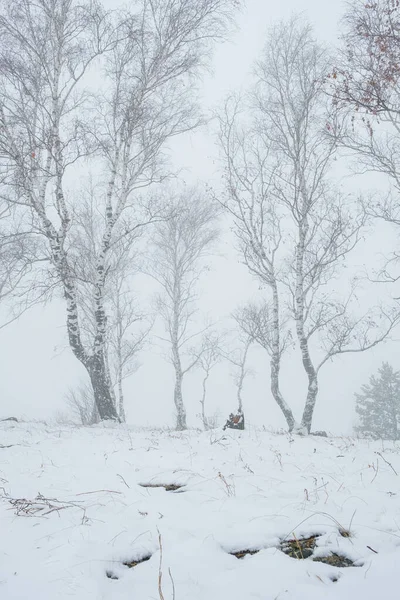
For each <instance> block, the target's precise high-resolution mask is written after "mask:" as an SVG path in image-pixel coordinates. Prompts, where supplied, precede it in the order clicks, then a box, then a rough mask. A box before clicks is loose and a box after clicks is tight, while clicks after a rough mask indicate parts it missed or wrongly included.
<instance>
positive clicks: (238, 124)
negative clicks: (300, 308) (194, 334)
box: [219, 97, 296, 431]
mask: <svg viewBox="0 0 400 600" xmlns="http://www.w3.org/2000/svg"><path fill="white" fill-rule="evenodd" d="M244 106H245V105H244V104H242V103H241V101H240V99H239V98H237V97H232V98H230V99H229V100H228V101H227V102H226V104H225V107H224V111H223V112H222V114H221V115H220V117H219V144H220V147H221V150H222V164H223V168H224V182H225V192H224V195H223V196H221V197H220V198H219V200H220V202H221V204H222V205H223V206H224V208H225V209H226V210H227V211H228V213H229V214H230V215H231V216H232V218H233V221H234V226H235V228H234V231H235V234H236V238H237V241H238V249H239V252H240V253H241V255H242V257H243V261H244V263H245V265H246V266H247V268H248V269H249V271H250V273H252V275H254V276H255V277H256V279H257V280H258V281H259V282H260V284H261V285H262V287H263V289H265V290H266V293H267V294H268V298H269V301H270V303H271V321H270V322H269V325H270V345H269V346H268V350H269V353H270V378H271V392H272V396H273V398H274V400H275V401H276V403H277V404H278V406H279V408H280V409H281V411H282V413H283V415H284V417H285V419H286V422H287V425H288V428H289V431H292V429H293V428H294V427H295V425H296V423H295V419H294V416H293V413H292V411H291V409H290V407H289V405H288V404H287V403H286V401H285V399H284V398H283V395H282V393H281V390H280V385H279V377H280V369H281V358H282V353H283V350H284V341H283V340H284V338H285V336H286V333H285V330H284V323H283V315H282V312H283V311H282V305H281V289H280V288H281V286H280V282H279V275H280V270H279V264H277V261H278V251H279V249H280V247H281V245H282V232H281V213H280V210H279V206H278V203H277V202H276V199H275V197H274V195H273V189H272V173H273V171H274V168H275V166H274V163H272V166H271V162H270V159H271V155H270V143H269V140H268V139H266V138H265V137H264V136H263V131H262V130H260V129H259V128H258V126H257V123H249V122H248V121H247V122H245V123H243V120H242V118H241V117H242V114H243V113H242V110H244Z"/></svg>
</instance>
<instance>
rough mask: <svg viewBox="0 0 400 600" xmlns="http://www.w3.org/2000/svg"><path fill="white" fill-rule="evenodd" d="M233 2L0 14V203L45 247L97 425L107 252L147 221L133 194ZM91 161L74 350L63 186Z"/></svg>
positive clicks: (181, 118)
mask: <svg viewBox="0 0 400 600" xmlns="http://www.w3.org/2000/svg"><path fill="white" fill-rule="evenodd" d="M236 4H237V3H236V2H234V1H233V0H168V1H165V0H140V1H139V2H138V3H136V5H135V7H134V12H132V13H129V12H122V13H114V14H112V15H110V14H107V13H106V12H105V11H104V10H103V9H102V7H101V5H100V4H99V3H98V2H96V1H95V0H93V1H92V0H91V1H88V0H82V2H81V1H78V0H35V1H34V0H15V1H13V2H11V3H4V4H3V5H2V8H1V12H0V40H1V44H0V64H1V73H0V161H1V162H0V165H1V171H0V175H1V179H0V183H1V194H2V197H3V198H5V199H6V200H7V201H12V202H14V203H15V204H16V205H19V206H23V207H28V208H29V209H30V211H31V213H32V218H33V220H34V222H35V227H36V229H37V230H38V231H40V232H41V234H42V235H43V236H44V237H45V239H46V240H47V244H48V248H49V254H50V258H51V263H52V267H53V273H54V277H55V278H56V279H57V280H58V282H59V285H60V287H61V289H62V293H63V296H64V298H65V301H66V307H67V331H68V338H69V344H70V346H71V349H72V351H73V353H74V355H75V356H76V358H77V359H78V360H79V361H80V362H81V363H82V365H83V366H84V367H85V369H86V370H87V372H88V374H89V377H90V380H91V384H92V387H93V392H94V397H95V401H96V404H97V407H98V411H99V414H100V417H101V419H117V418H118V414H117V409H116V406H115V402H114V399H113V394H112V387H111V382H110V377H109V370H108V368H107V356H106V351H105V348H106V338H107V314H106V307H105V290H106V283H107V277H108V267H109V265H108V261H109V256H110V249H111V248H112V246H113V244H114V243H115V241H116V240H118V239H120V238H121V237H123V236H124V235H125V234H126V235H129V234H131V233H132V232H134V231H135V230H138V229H140V228H142V227H144V226H145V225H147V224H150V223H152V222H153V221H154V220H156V219H157V218H159V216H160V213H159V210H158V208H156V209H155V210H154V207H153V206H149V204H148V203H147V202H145V201H144V199H143V196H141V195H140V193H139V190H140V189H141V188H144V187H147V186H149V185H151V183H153V182H155V181H160V180H161V179H162V178H163V177H164V176H165V175H166V174H167V172H168V171H167V170H166V169H164V168H163V167H164V163H165V161H164V160H163V158H164V153H163V150H164V148H165V145H166V142H167V141H168V139H170V138H171V137H172V136H175V135H178V134H180V133H182V132H184V131H187V130H190V129H192V128H193V127H195V126H196V125H197V124H198V122H199V117H198V111H197V107H196V105H195V103H194V102H193V101H192V99H193V88H194V80H193V81H192V80H191V79H190V78H191V76H192V75H195V74H197V73H198V72H199V69H200V68H201V67H202V66H203V64H204V62H205V57H207V56H208V52H209V49H210V43H211V42H212V41H213V40H215V39H218V38H221V37H222V36H223V35H224V33H225V31H226V25H227V22H228V21H229V19H230V15H231V10H232V8H234V6H235V5H236ZM98 69H101V75H102V77H101V81H99V82H98V85H97V86H96V85H95V84H94V83H93V81H94V79H93V77H94V74H95V72H96V70H97V71H98ZM91 82H92V83H91ZM189 82H191V85H189ZM92 163H93V164H94V167H96V168H97V172H99V169H100V172H101V174H102V176H101V181H102V184H103V185H102V189H101V192H100V193H99V194H98V197H97V206H96V210H98V211H100V214H101V215H102V217H103V222H102V235H101V237H100V241H99V242H98V244H97V246H96V249H95V252H96V257H97V262H96V278H95V281H94V283H93V287H92V302H91V306H92V310H93V316H94V319H93V320H94V322H95V326H96V329H95V334H94V336H92V338H91V339H90V340H89V341H84V339H83V336H82V330H81V307H80V305H79V297H80V294H79V285H80V282H79V280H78V279H77V278H76V277H75V274H74V268H73V265H74V264H76V263H79V260H80V258H79V255H78V254H76V252H75V248H74V247H73V246H72V245H71V243H70V236H71V232H72V231H73V230H74V227H75V222H74V217H75V214H76V213H77V212H79V206H78V205H77V203H76V202H74V193H73V191H72V189H71V186H72V183H73V182H74V180H75V186H77V185H78V181H76V177H75V173H76V172H77V169H78V167H80V168H81V169H82V172H83V173H84V172H85V171H87V169H88V166H89V167H90V166H91V164H92ZM68 183H70V185H68ZM72 187H73V186H72Z"/></svg>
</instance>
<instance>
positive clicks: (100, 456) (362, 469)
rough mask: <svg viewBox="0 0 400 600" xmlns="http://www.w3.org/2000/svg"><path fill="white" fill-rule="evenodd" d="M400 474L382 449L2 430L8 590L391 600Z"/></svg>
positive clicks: (113, 431)
mask: <svg viewBox="0 0 400 600" xmlns="http://www.w3.org/2000/svg"><path fill="white" fill-rule="evenodd" d="M397 473H399V474H400V446H396V445H394V444H393V443H389V442H387V443H384V444H382V443H370V442H367V441H357V440H349V439H339V438H335V439H329V438H327V439H325V438H319V437H318V438H317V437H310V438H300V437H295V438H291V437H289V436H285V435H275V434H271V433H268V432H261V431H244V432H230V433H226V432H221V431H214V432H211V433H197V432H193V431H190V432H186V433H183V434H177V433H172V432H160V431H136V430H134V429H127V428H124V427H114V428H104V427H96V428H91V429H73V428H67V427H63V428H59V427H58V428H52V427H48V426H46V425H42V424H18V423H12V422H5V423H0V598H1V599H2V600H16V599H21V600H22V599H24V600H25V599H29V600H50V599H51V600H55V599H57V600H64V599H68V598H74V599H76V600H90V599H96V600H100V599H101V600H103V599H104V600H151V599H156V600H157V599H158V600H160V598H161V599H162V598H164V600H172V598H173V597H174V594H175V598H176V600H251V599H254V600H255V599H258V600H273V599H277V600H286V599H287V600H289V599H294V600H303V599H304V600H313V599H321V598H324V599H326V600H330V599H333V598H335V599H339V598H340V599H341V600H349V599H351V600H354V599H359V598H360V599H363V600H369V599H371V600H372V599H373V600H376V599H377V598H385V599H388V600H390V599H392V598H393V599H395V598H398V572H399V566H400V486H399V482H400V475H397ZM141 484H142V485H141ZM146 484H150V485H152V486H155V485H157V484H164V485H170V486H171V485H172V484H175V486H179V485H181V486H183V487H181V488H180V489H175V490H169V491H166V490H165V489H164V488H163V487H143V485H146ZM348 530H349V531H348ZM348 533H350V536H348ZM316 534H319V536H318V537H316V538H315V539H312V540H311V541H310V542H307V544H308V546H307V547H309V548H311V552H310V551H307V552H306V551H305V545H304V544H303V543H302V539H303V538H309V537H310V536H314V535H316ZM160 541H161V545H162V556H161V559H162V560H161V566H160ZM281 544H283V546H281ZM314 545H315V547H313V546H314ZM281 547H283V548H289V549H290V548H292V550H293V549H294V550H293V551H292V554H293V555H296V554H297V556H300V559H299V560H298V559H296V558H292V557H291V556H289V555H286V554H285V553H284V552H283V551H282V550H281V549H280V548H281ZM297 547H298V551H297ZM243 550H259V552H257V553H255V554H249V555H246V556H244V557H243V558H237V557H236V556H234V555H233V554H231V553H234V552H239V551H243ZM335 554H336V555H340V556H341V557H344V558H347V559H350V561H352V562H354V566H349V567H336V566H333V565H332V564H324V563H322V562H318V561H315V560H314V559H315V558H318V557H327V556H328V557H331V558H332V556H333V557H334V558H335ZM304 555H305V556H307V558H303V556H304ZM149 556H150V557H151V558H150V559H149V560H146V561H144V562H143V563H141V564H138V565H136V566H134V567H132V568H130V567H128V566H125V565H124V564H123V563H132V562H136V561H138V560H140V559H142V558H148V557H149ZM328 560H329V559H328ZM342 560H343V559H342ZM331 562H335V561H334V560H331ZM160 576H161V582H160ZM159 584H160V587H159ZM174 590H175V591H174Z"/></svg>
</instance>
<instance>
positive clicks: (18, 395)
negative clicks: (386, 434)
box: [0, 0, 399, 433]
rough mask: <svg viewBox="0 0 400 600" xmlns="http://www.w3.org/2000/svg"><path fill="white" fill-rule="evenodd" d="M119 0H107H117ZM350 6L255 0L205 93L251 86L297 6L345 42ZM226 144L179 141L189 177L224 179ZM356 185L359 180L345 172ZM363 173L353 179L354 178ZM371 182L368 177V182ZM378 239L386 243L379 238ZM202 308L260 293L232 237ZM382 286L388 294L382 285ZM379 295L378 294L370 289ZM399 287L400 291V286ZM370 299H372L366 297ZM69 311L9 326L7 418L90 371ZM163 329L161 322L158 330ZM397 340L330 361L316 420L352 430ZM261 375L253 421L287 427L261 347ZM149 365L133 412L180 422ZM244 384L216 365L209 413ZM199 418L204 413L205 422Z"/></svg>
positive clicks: (163, 368) (167, 387)
mask: <svg viewBox="0 0 400 600" xmlns="http://www.w3.org/2000/svg"><path fill="white" fill-rule="evenodd" d="M117 4H119V3H117V2H112V0H108V1H107V5H108V6H110V7H111V6H112V7H114V6H117ZM343 11H344V3H343V2H342V1H341V0H331V1H330V2H320V1H319V2H318V1H316V0H286V1H285V2H282V3H279V2H272V1H269V0H248V1H247V7H246V9H244V10H243V12H242V13H241V14H239V16H238V30H237V31H236V32H235V33H234V34H233V35H232V37H231V41H230V42H228V43H226V44H224V45H221V46H219V47H217V48H216V51H215V58H214V61H213V73H212V74H211V75H207V77H206V78H205V80H204V89H203V95H204V102H205V103H206V105H207V106H208V107H209V108H213V107H216V106H218V105H219V104H220V103H221V101H222V100H223V98H224V97H225V95H226V94H227V93H229V92H230V91H232V90H237V89H240V88H245V87H246V85H247V84H248V82H249V80H250V75H251V68H252V64H253V62H254V60H255V59H256V58H257V55H258V53H259V51H260V49H261V48H262V46H263V44H264V41H265V33H266V30H267V29H268V27H269V26H270V25H271V24H272V23H273V22H274V21H275V20H277V19H281V18H287V17H289V16H290V15H291V14H292V13H293V12H304V13H305V15H306V16H307V18H308V19H309V20H310V21H311V23H312V24H313V25H314V27H315V32H316V36H317V37H318V38H319V40H320V41H322V42H324V43H326V44H335V43H336V40H337V35H338V31H339V20H340V17H341V15H342V14H343ZM215 159H216V148H215V144H214V139H213V135H212V126H209V128H208V131H207V130H203V131H201V132H197V133H194V134H192V135H191V136H187V137H186V138H185V139H181V140H179V141H176V142H175V143H174V146H173V160H174V162H175V163H176V164H177V165H179V166H182V167H185V168H186V169H187V171H185V178H186V179H187V180H188V181H191V180H197V179H199V180H203V181H207V182H210V181H211V182H212V183H213V184H215V185H218V175H217V164H216V160H215ZM343 185H345V186H348V185H349V179H347V180H345V182H344V184H343ZM357 185H358V181H357V182H355V181H354V180H353V181H352V187H353V189H354V187H355V186H357ZM363 185H364V187H365V182H364V184H363ZM373 240H375V241H376V245H375V244H373ZM384 240H385V243H386V242H387V232H386V230H385V229H384V228H383V229H381V230H379V231H377V232H376V233H375V235H374V236H371V237H369V239H368V243H366V244H364V246H363V247H362V248H360V250H359V252H358V254H357V255H356V256H355V258H354V261H355V263H356V264H357V265H360V266H361V265H363V264H365V265H366V266H372V264H373V262H374V260H375V259H374V255H375V254H376V248H379V249H383V246H384V243H383V241H384ZM137 284H138V287H139V291H140V292H141V294H142V297H143V298H148V299H150V298H151V294H152V291H153V289H154V288H153V284H150V283H149V282H148V280H147V279H146V278H144V277H140V278H139V279H138V281H137ZM202 290H203V293H202V297H201V301H200V303H199V307H200V309H201V310H202V311H204V313H206V314H209V315H210V317H211V318H212V319H213V320H223V319H224V318H226V317H228V316H229V314H230V312H231V311H232V310H234V309H235V307H237V306H238V305H239V304H240V303H242V302H244V301H246V300H248V299H249V298H250V297H251V296H252V295H253V294H256V293H257V285H256V283H255V282H254V281H252V279H251V278H250V277H249V275H248V274H247V272H246V270H245V269H244V267H243V266H241V265H240V263H239V258H238V256H237V255H236V254H235V252H234V251H233V250H232V248H231V247H230V245H229V242H228V241H225V243H223V244H222V245H221V247H220V249H219V255H218V256H217V257H216V258H215V259H214V260H213V263H212V270H211V272H210V273H209V274H208V276H207V278H206V279H205V280H204V281H203V286H202ZM375 293H381V292H380V290H379V292H375ZM369 295H370V293H369ZM394 295H399V294H396V293H395V294H394ZM361 302H363V299H362V298H361ZM64 321H65V314H64V310H63V305H62V303H61V302H54V303H53V304H51V305H48V306H46V307H38V308H35V309H34V310H32V311H31V312H30V313H29V314H26V315H24V316H23V317H22V318H21V319H20V321H19V322H18V323H15V324H13V325H11V326H10V327H8V328H7V329H4V330H1V331H0V364H1V379H0V417H1V416H4V417H7V416H10V415H15V416H24V417H26V418H45V419H46V418H50V417H52V416H54V415H55V413H56V412H57V411H59V410H63V394H64V393H65V391H66V389H67V388H68V387H69V386H71V385H74V384H76V383H77V382H78V381H79V379H80V378H81V377H83V376H84V370H83V368H82V367H81V366H80V365H79V363H78V361H77V360H76V359H75V358H74V357H73V356H72V354H71V352H70V350H69V349H68V346H67V339H66V331H65V324H64ZM157 331H160V329H159V328H158V329H156V332H157ZM395 351H396V347H395V345H394V343H390V344H387V345H386V346H384V347H380V348H379V349H377V350H375V351H373V352H370V353H368V354H367V355H366V354H364V355H352V356H347V357H346V358H342V359H341V358H339V359H337V360H336V361H335V363H333V364H329V365H327V367H326V370H325V371H324V372H323V374H322V376H321V396H320V399H319V404H318V406H317V409H316V419H315V428H317V429H319V428H324V429H326V430H331V431H334V432H344V433H346V432H349V431H350V427H351V422H352V419H353V417H354V415H353V406H354V399H353V395H354V391H356V390H357V389H358V388H359V387H360V385H361V384H362V383H363V382H365V381H366V380H367V379H368V377H369V375H370V374H371V370H375V369H376V368H377V367H378V366H379V364H380V362H381V361H382V360H385V359H387V360H389V361H391V362H392V363H393V365H394V366H395V367H398V365H397V364H396V358H395V357H396V354H395ZM291 360H292V359H291V358H290V357H288V359H287V364H286V365H285V367H284V370H283V376H282V388H283V391H284V392H285V393H286V395H287V398H288V400H289V401H290V403H291V404H292V406H293V407H294V408H295V409H297V416H298V417H300V410H301V408H302V404H303V402H304V397H305V391H306V385H305V383H306V382H305V380H304V375H303V373H302V372H301V370H298V371H297V372H296V371H293V369H292V367H290V376H289V374H288V373H289V365H288V362H289V361H291ZM251 361H252V365H251V366H252V367H253V368H254V370H255V374H254V377H253V378H251V379H249V380H248V383H247V384H246V389H245V394H244V395H245V410H246V413H247V417H248V420H249V421H251V422H253V423H254V424H258V425H260V424H264V425H266V426H272V427H281V426H284V421H283V418H282V416H281V414H280V412H279V410H278V409H277V407H276V406H275V404H274V402H273V400H272V397H271V394H270V392H269V380H268V370H269V365H268V356H267V355H266V354H264V353H262V352H261V351H253V353H252V355H251ZM142 362H143V366H142V367H141V369H140V370H139V371H138V373H137V374H135V375H134V376H133V377H132V378H131V379H130V380H129V381H128V382H127V385H126V398H127V413H128V421H129V422H130V423H132V424H147V425H162V424H164V423H165V422H168V423H170V424H172V422H173V421H172V412H173V400H172V372H171V369H170V367H169V366H168V365H166V364H165V362H164V361H163V359H162V357H161V356H160V354H159V350H158V348H157V347H152V348H150V349H149V350H148V351H147V352H146V353H145V354H144V355H143V356H142ZM200 393H201V392H200V388H199V376H198V375H193V376H190V378H188V381H187V383H186V386H185V395H186V403H187V407H188V410H189V414H190V415H191V419H190V421H191V424H193V425H194V424H196V420H195V418H194V416H195V414H196V413H197V412H199V404H198V401H199V398H200ZM234 394H235V391H234V388H233V387H232V383H231V382H230V380H229V368H227V367H224V368H220V369H219V370H216V371H215V373H214V374H213V376H212V378H211V382H210V399H209V412H210V413H212V412H214V410H216V409H217V408H218V409H219V410H220V412H221V414H222V416H223V417H225V416H226V414H227V413H228V412H230V411H231V410H232V409H234V408H235V404H236V402H235V396H234ZM197 424H198V425H199V424H200V422H199V421H197Z"/></svg>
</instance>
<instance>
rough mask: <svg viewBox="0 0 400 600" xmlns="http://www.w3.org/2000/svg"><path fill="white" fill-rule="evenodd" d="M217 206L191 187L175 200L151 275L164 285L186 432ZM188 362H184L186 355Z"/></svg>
mask: <svg viewBox="0 0 400 600" xmlns="http://www.w3.org/2000/svg"><path fill="white" fill-rule="evenodd" d="M217 215H218V211H217V209H216V207H215V206H214V205H213V204H211V203H210V202H209V201H208V200H207V199H205V198H204V196H203V195H202V193H201V192H200V191H199V190H196V189H193V188H192V189H187V190H186V191H184V192H183V193H182V194H181V195H178V196H176V197H175V198H174V200H173V202H172V206H171V212H170V215H169V217H168V218H167V219H166V220H165V221H164V222H161V223H159V224H158V225H157V226H156V231H155V235H154V236H153V245H154V256H153V261H152V268H151V273H152V275H153V277H154V278H155V279H156V280H157V281H158V282H159V283H160V285H161V286H162V293H161V294H160V296H159V298H158V311H159V314H160V315H161V318H162V319H163V322H164V325H165V329H166V332H167V342H168V344H169V345H170V352H171V353H170V360H171V363H172V365H173V367H174V372H175V384H174V404H175V410H176V428H177V429H178V430H182V429H186V409H185V405H184V401H183V396H182V383H183V378H184V376H185V375H186V374H187V373H188V372H189V371H190V370H191V369H192V368H193V367H194V366H195V365H196V364H197V363H198V362H199V360H200V357H201V353H193V349H192V348H191V344H192V342H193V339H194V338H195V337H196V336H198V335H200V334H201V331H198V330H196V331H193V320H194V316H195V314H196V312H197V309H196V298H197V293H198V290H197V283H198V281H199V279H200V277H201V275H202V274H203V273H204V270H205V269H206V268H207V266H206V263H205V260H204V259H205V258H206V257H207V256H208V255H209V253H210V251H211V247H212V245H213V243H214V242H215V241H216V239H217V236H218V229H217V223H216V219H217ZM185 354H186V360H185V362H184V363H183V357H184V355H185Z"/></svg>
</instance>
